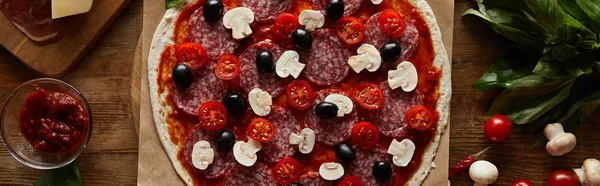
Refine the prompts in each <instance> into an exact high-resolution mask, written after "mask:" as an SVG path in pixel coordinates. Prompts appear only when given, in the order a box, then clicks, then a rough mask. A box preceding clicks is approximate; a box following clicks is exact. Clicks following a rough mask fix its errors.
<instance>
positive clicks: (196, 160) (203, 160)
mask: <svg viewBox="0 0 600 186" xmlns="http://www.w3.org/2000/svg"><path fill="white" fill-rule="evenodd" d="M214 159H215V151H214V150H213V148H211V147H210V143H208V141H198V142H196V143H195V144H194V147H193V149H192V164H193V165H194V167H196V168H197V169H200V170H206V168H208V165H210V164H211V163H212V162H213V160H214Z"/></svg>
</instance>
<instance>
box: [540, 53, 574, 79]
mask: <svg viewBox="0 0 600 186" xmlns="http://www.w3.org/2000/svg"><path fill="white" fill-rule="evenodd" d="M533 74H536V75H540V76H543V77H545V78H550V79H562V78H567V77H569V76H570V75H569V74H568V73H567V72H565V70H564V67H563V65H562V64H561V63H560V62H558V61H555V60H553V59H552V57H551V56H548V55H546V56H544V57H542V59H540V61H538V63H537V65H536V66H535V68H534V69H533Z"/></svg>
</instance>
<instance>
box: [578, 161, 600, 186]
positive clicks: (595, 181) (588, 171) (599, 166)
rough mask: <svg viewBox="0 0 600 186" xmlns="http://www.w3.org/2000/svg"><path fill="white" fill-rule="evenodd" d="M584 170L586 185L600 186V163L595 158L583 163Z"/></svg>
mask: <svg viewBox="0 0 600 186" xmlns="http://www.w3.org/2000/svg"><path fill="white" fill-rule="evenodd" d="M582 168H583V172H584V174H585V181H584V183H585V184H584V185H586V186H600V161H599V160H597V159H594V158H588V159H586V160H585V161H584V162H583V167H582Z"/></svg>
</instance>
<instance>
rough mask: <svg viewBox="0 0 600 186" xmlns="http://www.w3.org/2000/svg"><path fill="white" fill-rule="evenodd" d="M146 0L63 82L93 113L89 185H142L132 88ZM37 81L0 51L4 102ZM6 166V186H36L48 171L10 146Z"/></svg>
mask: <svg viewBox="0 0 600 186" xmlns="http://www.w3.org/2000/svg"><path fill="white" fill-rule="evenodd" d="M100 1H108V0H100ZM96 2H98V1H96ZM111 2H112V0H111ZM142 2H143V0H131V2H130V3H129V5H127V7H126V8H125V9H124V11H123V13H122V14H121V15H119V16H118V17H117V19H116V21H115V22H114V24H113V25H112V26H110V27H109V28H108V30H107V32H106V33H105V34H104V35H103V36H102V37H101V39H100V40H99V41H98V43H97V44H96V45H95V46H94V47H92V49H91V50H90V52H89V53H88V54H87V55H86V57H85V58H84V59H83V60H82V61H81V63H79V64H78V65H76V67H75V68H74V69H73V71H71V72H69V73H67V74H65V75H64V76H62V77H61V78H60V79H62V80H65V81H67V82H69V83H71V84H72V85H74V86H75V87H77V88H78V89H79V90H80V91H81V92H82V93H83V94H84V95H85V97H86V98H87V100H88V102H89V104H90V107H91V109H92V113H93V118H92V119H93V122H94V130H93V132H92V139H91V141H90V143H89V146H88V148H87V149H85V151H84V152H83V154H82V155H81V156H80V157H79V159H78V162H79V165H80V168H81V173H82V175H83V182H84V184H85V185H88V186H89V185H135V184H136V180H137V159H138V153H137V152H138V138H137V136H136V134H135V129H134V127H133V125H132V123H133V119H132V114H131V107H130V97H131V96H130V88H129V87H130V74H131V69H132V61H133V56H134V50H135V47H136V42H137V40H138V38H139V35H140V33H141V29H142V26H141V23H142V22H141V21H142ZM0 30H1V29H0ZM0 32H2V31H0ZM0 37H3V36H2V35H0ZM35 77H39V76H38V74H37V73H35V72H34V71H32V70H30V69H28V68H27V67H26V66H25V65H23V64H22V63H20V62H19V61H18V59H16V58H15V57H13V56H12V55H11V54H10V52H9V51H7V50H5V49H1V47H0V82H1V83H0V100H1V101H4V100H5V99H6V97H7V95H8V94H9V93H10V92H11V91H12V90H13V89H14V88H16V87H17V86H18V85H19V84H21V83H23V82H25V81H27V80H30V79H33V78H35ZM0 165H1V166H0V167H1V168H0V185H28V186H30V185H32V184H33V183H34V182H35V181H36V180H37V179H38V178H39V177H40V176H41V175H43V174H44V173H45V172H46V171H41V170H35V169H31V168H28V167H26V166H24V165H22V164H21V163H19V162H18V161H16V160H15V159H14V158H13V157H12V156H10V154H9V153H8V151H7V150H6V148H5V147H4V145H1V147H0Z"/></svg>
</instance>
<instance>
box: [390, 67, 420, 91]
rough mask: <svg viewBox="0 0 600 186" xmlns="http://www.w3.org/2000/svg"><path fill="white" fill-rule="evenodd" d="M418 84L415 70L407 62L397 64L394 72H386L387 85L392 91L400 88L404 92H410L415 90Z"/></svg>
mask: <svg viewBox="0 0 600 186" xmlns="http://www.w3.org/2000/svg"><path fill="white" fill-rule="evenodd" d="M418 82H419V76H418V74H417V69H416V68H415V66H414V65H413V64H412V63H410V62H408V61H404V62H402V63H400V64H398V67H397V68H396V70H390V71H388V83H389V85H390V88H392V89H397V88H398V87H402V90H404V92H410V91H413V90H415V88H416V87H417V83H418Z"/></svg>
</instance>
